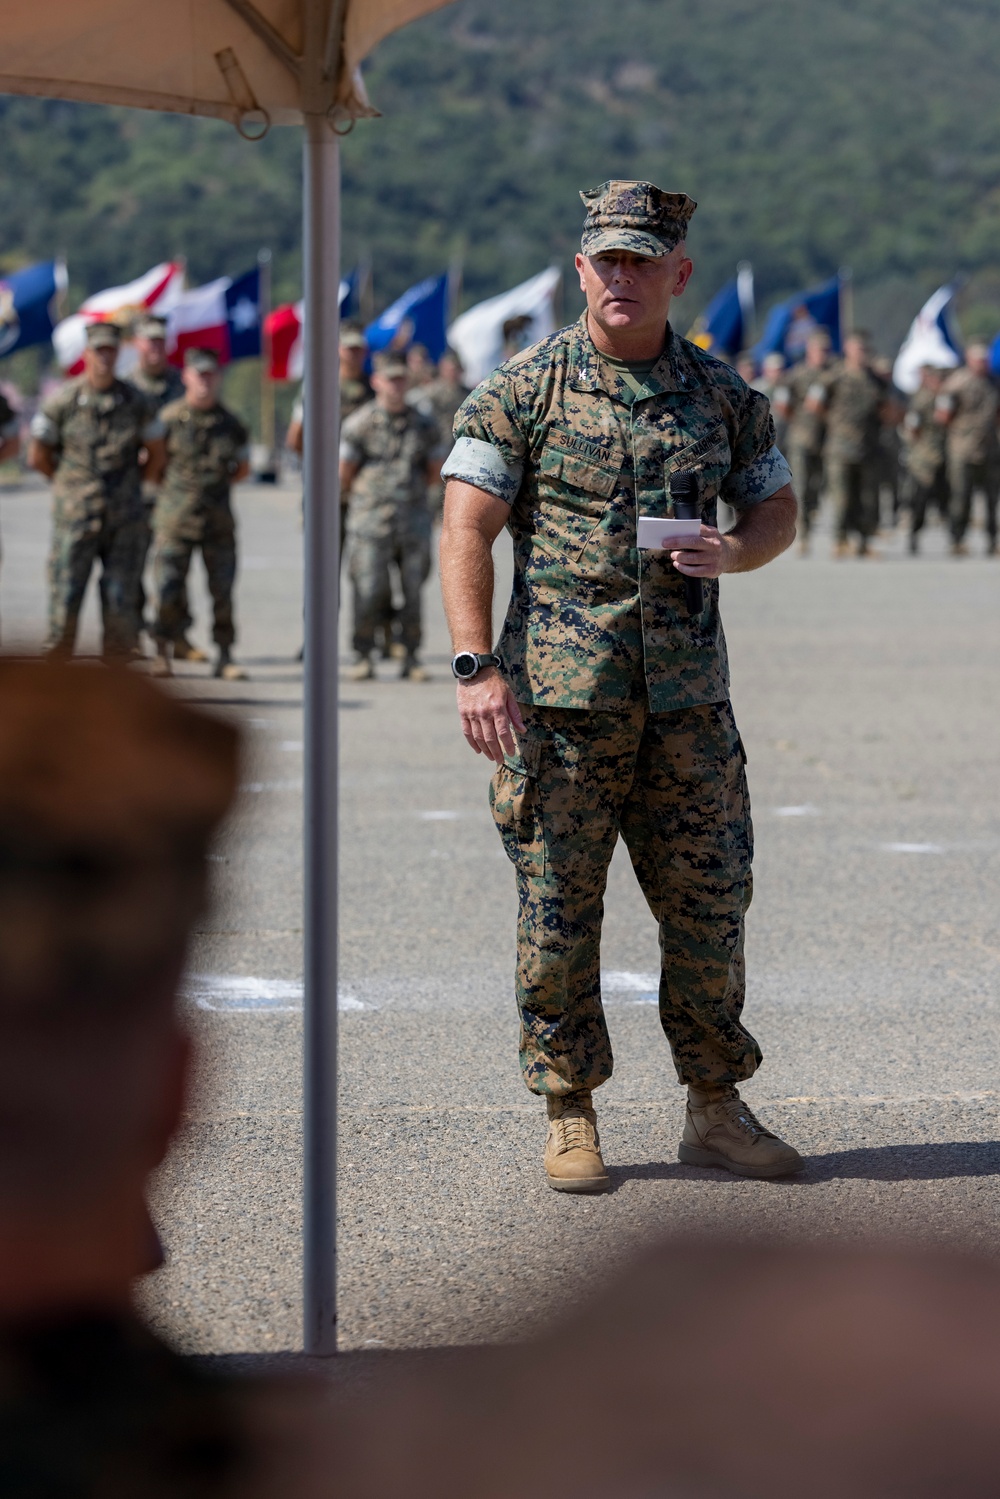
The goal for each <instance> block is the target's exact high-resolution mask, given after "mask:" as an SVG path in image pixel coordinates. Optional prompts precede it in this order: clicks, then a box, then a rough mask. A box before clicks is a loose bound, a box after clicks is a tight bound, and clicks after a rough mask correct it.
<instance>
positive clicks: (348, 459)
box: [340, 354, 441, 682]
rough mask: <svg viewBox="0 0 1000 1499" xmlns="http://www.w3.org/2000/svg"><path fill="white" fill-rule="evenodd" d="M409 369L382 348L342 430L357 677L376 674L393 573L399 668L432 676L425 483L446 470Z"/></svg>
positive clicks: (405, 673)
mask: <svg viewBox="0 0 1000 1499" xmlns="http://www.w3.org/2000/svg"><path fill="white" fill-rule="evenodd" d="M407 378H408V377H407V370H406V364H405V362H404V361H403V360H402V359H401V358H400V356H399V355H398V354H378V355H376V357H375V373H374V375H373V376H372V384H373V386H374V389H375V399H374V400H373V401H369V402H368V404H367V406H362V407H361V408H360V410H358V411H355V412H354V414H353V415H352V416H349V417H348V418H347V421H346V422H345V423H344V425H343V427H342V428H341V432H340V494H341V501H342V502H343V503H346V504H347V506H348V519H347V535H348V539H349V541H350V547H351V562H350V575H351V583H352V584H353V588H354V651H355V661H354V665H353V667H351V669H350V676H351V678H352V679H353V680H354V681H356V682H362V681H367V680H368V679H369V678H371V677H374V675H375V667H374V665H373V664H372V654H373V652H374V650H375V644H376V632H377V630H378V629H379V627H380V626H382V627H387V621H388V617H389V614H390V610H391V607H392V585H393V574H395V575H396V577H397V578H398V580H399V587H400V592H401V594H402V606H401V608H400V610H399V618H398V623H399V632H400V640H401V643H402V646H403V662H402V665H401V667H400V676H401V677H406V678H409V680H410V681H411V682H425V681H427V673H426V671H425V670H424V668H423V666H422V665H421V664H420V657H419V652H420V644H421V640H422V638H423V605H422V598H423V587H424V584H425V583H426V581H427V578H428V576H429V574H430V570H431V512H430V505H429V503H428V494H427V492H428V488H429V487H430V486H431V485H433V484H435V483H437V481H438V479H439V478H440V475H441V457H440V438H439V436H438V429H437V424H436V423H435V422H433V421H432V420H431V419H430V417H427V416H424V415H423V413H422V412H420V411H418V410H417V408H416V407H415V406H408V405H407V402H406V389H407Z"/></svg>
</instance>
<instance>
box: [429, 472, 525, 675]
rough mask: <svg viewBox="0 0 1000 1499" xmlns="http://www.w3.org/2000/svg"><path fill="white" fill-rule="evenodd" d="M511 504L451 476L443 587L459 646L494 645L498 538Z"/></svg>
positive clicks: (443, 541)
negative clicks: (494, 566) (495, 558)
mask: <svg viewBox="0 0 1000 1499" xmlns="http://www.w3.org/2000/svg"><path fill="white" fill-rule="evenodd" d="M509 515H510V507H509V506H508V505H506V504H505V503H504V502H503V501H502V500H497V499H494V497H493V496H492V495H490V494H487V493H486V492H485V491H484V490H481V489H477V488H476V487H475V485H473V484H466V483H464V482H463V481H462V480H461V479H449V480H448V485H447V488H446V490H445V499H444V519H443V522H442V526H441V591H442V593H443V595H444V608H445V613H446V614H447V616H448V628H449V629H450V630H451V639H452V644H453V646H454V648H455V650H456V651H490V650H492V649H493V543H494V542H495V541H496V539H497V537H498V536H499V535H500V532H501V531H502V530H503V528H504V526H505V525H506V523H507V519H508V517H509Z"/></svg>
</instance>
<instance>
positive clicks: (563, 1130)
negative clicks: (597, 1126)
mask: <svg viewBox="0 0 1000 1499" xmlns="http://www.w3.org/2000/svg"><path fill="white" fill-rule="evenodd" d="M552 1122H553V1124H554V1125H555V1127H556V1134H557V1137H558V1140H559V1152H560V1154H562V1153H563V1152H564V1151H567V1150H593V1149H594V1134H595V1131H594V1126H593V1124H592V1123H591V1122H590V1120H589V1119H588V1118H587V1116H586V1114H584V1113H583V1112H582V1111H579V1110H577V1109H573V1110H572V1112H570V1113H567V1114H560V1115H559V1117H558V1118H557V1119H554V1120H553V1121H552Z"/></svg>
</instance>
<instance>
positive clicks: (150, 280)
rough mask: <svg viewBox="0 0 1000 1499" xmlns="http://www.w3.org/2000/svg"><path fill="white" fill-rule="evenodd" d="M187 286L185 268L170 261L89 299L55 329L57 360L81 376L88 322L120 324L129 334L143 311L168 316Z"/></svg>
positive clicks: (67, 372) (74, 373)
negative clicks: (185, 283) (126, 283)
mask: <svg viewBox="0 0 1000 1499" xmlns="http://www.w3.org/2000/svg"><path fill="white" fill-rule="evenodd" d="M183 285H184V266H183V265H182V264H181V263H180V262H178V261H174V260H166V261H164V262H163V263H162V264H161V265H154V266H153V269H152V270H151V271H147V272H146V274H145V275H144V276H140V277H139V278H138V280H136V281H130V282H129V283H128V285H127V286H111V287H109V288H108V289H107V291H99V292H95V294H94V295H93V296H92V297H88V298H87V300H86V301H85V302H83V303H81V305H80V307H79V310H78V311H76V312H74V313H73V315H72V317H67V318H63V320H62V322H61V323H57V324H56V326H55V327H54V328H53V330H52V343H53V345H54V347H55V351H56V358H57V359H58V361H59V363H60V365H61V366H62V368H63V369H64V370H65V372H66V374H67V375H78V374H79V373H80V372H81V370H82V369H83V351H84V349H85V348H86V346H87V324H88V323H97V322H112V323H117V324H118V325H119V327H120V328H121V329H122V330H123V332H126V331H127V330H128V328H129V326H130V324H131V323H132V322H133V321H134V320H135V318H136V317H138V316H139V315H140V314H141V313H143V312H155V313H158V314H159V315H160V316H161V317H165V316H167V315H168V314H169V312H170V310H171V308H172V307H174V306H175V305H176V303H177V300H178V298H179V297H180V295H181V288H182V286H183Z"/></svg>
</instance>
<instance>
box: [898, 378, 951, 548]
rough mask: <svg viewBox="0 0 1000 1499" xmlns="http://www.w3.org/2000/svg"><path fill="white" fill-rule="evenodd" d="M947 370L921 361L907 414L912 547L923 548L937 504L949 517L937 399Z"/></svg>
mask: <svg viewBox="0 0 1000 1499" xmlns="http://www.w3.org/2000/svg"><path fill="white" fill-rule="evenodd" d="M943 384H944V372H943V371H942V370H939V369H936V368H935V367H934V365H932V364H924V365H921V368H920V384H919V385H918V387H917V389H916V390H915V391H914V393H913V395H912V396H911V397H910V400H909V404H908V406H907V409H906V416H905V417H904V418H903V426H902V433H903V444H904V446H903V453H904V459H905V463H906V473H907V486H906V487H907V491H908V498H909V502H910V551H911V553H912V554H913V555H914V556H916V554H917V552H919V550H920V533H921V531H922V530H923V529H924V523H925V521H926V519H927V511H928V508H929V507H930V506H931V505H934V506H935V507H936V508H937V511H938V514H939V515H940V517H941V519H942V520H943V521H945V522H946V523H947V521H948V519H949V499H948V459H947V453H946V437H945V430H946V429H945V428H944V426H943V425H942V424H941V422H939V421H938V420H937V402H938V397H939V395H940V394H941V387H942V385H943Z"/></svg>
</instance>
